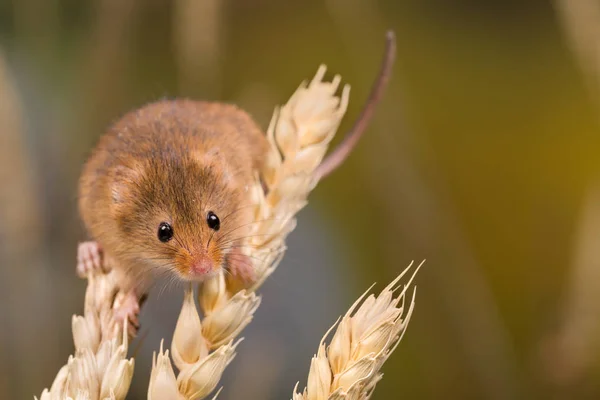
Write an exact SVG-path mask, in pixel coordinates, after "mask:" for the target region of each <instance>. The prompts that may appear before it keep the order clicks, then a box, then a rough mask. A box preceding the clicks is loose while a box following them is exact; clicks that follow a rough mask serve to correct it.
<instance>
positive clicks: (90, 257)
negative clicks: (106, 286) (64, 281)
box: [77, 242, 103, 278]
mask: <svg viewBox="0 0 600 400" xmlns="http://www.w3.org/2000/svg"><path fill="white" fill-rule="evenodd" d="M102 269H103V257H102V249H101V248H100V245H99V244H98V242H82V243H79V247H78V248H77V274H78V275H79V276H80V277H82V278H85V276H86V275H87V274H88V272H92V271H98V270H102Z"/></svg>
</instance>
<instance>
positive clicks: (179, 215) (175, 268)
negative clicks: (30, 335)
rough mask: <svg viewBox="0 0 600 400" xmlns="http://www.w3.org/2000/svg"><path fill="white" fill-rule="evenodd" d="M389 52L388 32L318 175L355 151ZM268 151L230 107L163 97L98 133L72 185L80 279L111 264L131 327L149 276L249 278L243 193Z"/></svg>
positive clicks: (258, 132)
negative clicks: (363, 94)
mask: <svg viewBox="0 0 600 400" xmlns="http://www.w3.org/2000/svg"><path fill="white" fill-rule="evenodd" d="M394 55H395V43H394V35H393V33H391V32H390V33H388V36H387V49H386V54H385V58H384V62H383V64H382V68H381V72H380V74H379V76H378V79H377V80H376V82H375V83H374V85H373V90H372V93H371V98H370V100H369V101H368V102H367V104H366V106H365V107H364V109H363V112H362V115H361V116H360V117H359V118H358V120H357V122H356V124H355V126H354V127H353V128H352V129H351V131H350V132H349V133H348V134H347V136H346V137H345V139H344V140H343V142H342V143H341V144H340V145H339V146H338V147H337V148H336V149H335V150H334V151H333V152H332V153H331V154H330V155H329V156H328V157H327V158H325V159H324V160H323V162H322V164H321V165H320V166H319V167H318V168H317V170H316V172H315V174H316V175H317V178H322V177H324V176H326V175H328V174H329V173H331V172H332V171H333V170H335V169H336V168H337V167H338V166H339V165H341V164H342V162H343V161H344V160H345V159H346V157H347V156H348V154H349V153H350V152H351V150H352V149H353V148H354V147H355V145H356V143H357V141H358V139H359V138H360V136H361V135H362V132H363V131H364V130H365V127H366V126H367V123H368V121H369V119H370V118H371V115H372V113H373V110H374V107H375V104H376V103H377V102H378V100H379V97H380V96H381V93H382V92H383V88H384V87H385V85H386V83H387V80H388V78H389V75H390V70H391V66H392V64H393V59H394ZM268 148H269V147H268V142H267V139H266V136H265V134H264V133H263V132H262V131H261V129H260V128H259V127H258V125H257V124H256V123H255V122H254V121H253V120H252V118H251V117H250V116H249V115H248V114H247V113H246V112H244V111H243V110H241V109H239V108H237V107H236V106H233V105H229V104H223V103H216V102H203V101H193V100H186V99H177V100H163V101H158V102H154V103H151V104H148V105H145V106H143V107H141V108H140V109H137V110H135V111H132V112H130V113H128V114H126V115H125V116H123V117H122V118H121V119H120V120H118V121H117V122H116V123H115V124H114V125H112V126H111V127H110V128H109V129H108V131H107V132H106V133H105V134H104V136H102V137H101V139H100V141H99V143H98V144H97V146H96V147H95V149H94V151H93V153H92V155H91V157H90V158H89V159H88V161H87V162H86V164H85V166H84V168H83V172H82V174H81V177H80V180H79V212H80V215H81V218H82V220H83V223H84V225H85V228H86V230H87V233H88V234H89V236H90V237H91V238H92V241H89V242H84V243H81V244H80V245H79V249H78V265H77V270H78V272H79V274H80V275H85V274H86V273H87V272H88V271H89V270H91V269H94V268H102V267H103V266H108V267H109V268H113V269H114V270H115V273H116V274H117V276H118V281H119V285H120V287H121V289H122V290H123V291H124V292H125V293H128V300H127V301H126V302H125V303H124V304H125V305H124V307H123V309H122V310H121V313H120V314H118V317H119V318H126V317H129V318H130V319H131V320H132V321H134V320H135V315H136V314H137V311H138V309H139V305H138V300H139V298H140V297H141V296H142V295H144V294H145V293H146V291H147V290H148V288H149V285H150V284H151V283H152V281H153V276H154V275H156V274H167V275H169V276H171V277H176V278H179V279H180V280H183V281H202V280H203V279H205V278H207V277H210V276H212V275H213V274H215V273H217V272H219V271H220V270H221V269H225V270H226V271H227V272H229V273H231V274H234V275H236V276H238V277H240V278H242V279H244V280H247V281H252V279H253V277H254V267H253V265H252V259H251V258H249V257H248V256H245V255H244V254H243V252H242V251H241V249H242V248H243V246H244V245H245V239H246V236H247V235H248V230H249V228H250V225H251V224H252V218H253V217H252V215H251V214H250V212H251V210H252V208H251V207H250V193H249V191H248V190H249V187H250V186H251V183H252V182H253V180H254V179H255V178H254V177H255V176H256V172H258V171H260V169H261V166H262V163H263V160H264V159H265V154H266V152H267V151H268Z"/></svg>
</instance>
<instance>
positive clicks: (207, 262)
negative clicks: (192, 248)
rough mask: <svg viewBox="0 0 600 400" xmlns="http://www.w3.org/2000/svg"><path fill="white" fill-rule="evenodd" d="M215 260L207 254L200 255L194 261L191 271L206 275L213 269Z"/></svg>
mask: <svg viewBox="0 0 600 400" xmlns="http://www.w3.org/2000/svg"><path fill="white" fill-rule="evenodd" d="M213 268H214V262H213V260H211V259H210V257H208V256H206V255H199V256H197V257H195V259H194V261H192V265H191V268H190V272H191V274H192V275H205V274H207V273H209V272H210V271H212V270H213Z"/></svg>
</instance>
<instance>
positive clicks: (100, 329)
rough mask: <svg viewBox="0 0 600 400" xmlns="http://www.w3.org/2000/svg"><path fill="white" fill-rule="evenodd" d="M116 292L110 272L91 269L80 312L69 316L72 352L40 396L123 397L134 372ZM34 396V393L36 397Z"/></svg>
mask: <svg viewBox="0 0 600 400" xmlns="http://www.w3.org/2000/svg"><path fill="white" fill-rule="evenodd" d="M115 293H117V298H118V297H120V296H122V295H123V293H121V292H118V289H117V282H116V279H115V277H114V274H113V273H112V272H111V273H107V274H105V273H102V272H98V273H90V274H89V275H88V285H87V289H86V293H85V302H84V313H83V316H77V315H74V316H73V319H72V329H73V342H74V344H75V355H74V356H73V355H71V356H69V359H68V361H67V364H66V365H64V366H63V367H62V368H61V369H60V371H59V372H58V374H57V376H56V378H55V379H54V382H53V383H52V386H51V387H50V389H44V391H43V392H42V395H41V397H40V400H66V399H76V400H84V399H85V400H107V399H109V400H122V399H125V396H126V395H127V392H128V390H129V385H130V383H131V377H132V375H133V368H134V360H133V358H130V359H127V358H126V357H127V350H128V344H129V338H128V336H127V332H128V330H127V325H126V324H127V323H126V322H125V323H124V324H123V325H122V326H121V325H120V324H118V323H117V322H116V320H115V316H114V313H113V297H114V295H115ZM36 399H37V397H36Z"/></svg>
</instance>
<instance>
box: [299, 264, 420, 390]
mask: <svg viewBox="0 0 600 400" xmlns="http://www.w3.org/2000/svg"><path fill="white" fill-rule="evenodd" d="M423 262H424V261H423ZM412 265H413V263H412V262H411V264H410V265H409V266H408V267H407V268H406V269H405V270H404V271H402V273H401V274H400V275H399V276H398V277H397V278H396V279H394V280H393V281H392V282H391V283H390V284H389V285H388V286H387V287H386V288H385V289H383V291H382V292H381V293H380V294H379V296H377V297H375V296H374V295H372V294H371V295H370V296H369V297H367V298H366V299H365V296H366V295H367V293H368V292H369V291H370V290H371V288H372V286H371V288H369V289H368V290H367V291H366V292H365V293H364V294H363V295H362V296H361V297H360V298H359V299H358V300H357V301H356V302H355V303H354V304H353V305H352V307H350V309H349V310H348V312H347V313H346V315H344V316H343V317H342V319H341V321H339V324H338V323H337V322H336V324H334V325H333V326H332V327H331V329H330V330H329V331H328V332H327V333H326V334H325V336H324V337H323V339H322V340H321V343H320V344H319V350H318V352H317V354H316V355H315V356H314V357H313V358H312V361H311V364H310V372H309V374H308V384H307V387H306V388H305V389H304V391H303V392H302V393H298V392H297V387H298V385H296V388H294V393H293V396H292V399H293V400H346V399H348V400H350V399H352V400H366V399H369V398H370V396H371V394H372V393H373V390H374V389H375V385H376V384H377V382H379V381H380V380H381V378H382V377H383V374H382V373H381V372H379V371H380V369H381V367H382V366H383V363H384V362H385V361H386V360H387V359H388V357H389V356H390V354H392V352H393V351H394V350H395V349H396V347H397V346H398V344H399V343H400V340H401V339H402V336H403V335H404V332H406V327H407V326H408V321H409V320H410V317H411V315H412V312H413V309H414V305H415V294H416V287H415V289H414V290H413V294H412V297H411V300H410V305H409V307H408V310H406V312H405V307H404V306H405V297H406V292H407V290H408V288H409V286H410V284H411V282H412V281H413V279H414V277H415V275H416V273H417V272H418V270H419V268H421V265H423V263H421V264H419V266H418V267H417V268H416V270H415V271H414V272H413V274H412V276H411V277H410V279H409V281H408V283H406V284H404V285H401V286H397V285H398V282H399V281H400V279H402V277H403V276H404V275H405V274H406V273H407V272H408V271H409V270H410V268H411V267H412ZM400 287H401V288H402V290H401V291H400V293H398V294H397V296H396V297H394V294H395V293H396V292H397V291H398V289H399V288H400ZM363 299H364V301H363ZM361 302H362V304H361ZM359 304H360V306H359ZM336 325H337V329H336V331H335V333H334V335H333V337H332V339H331V342H330V343H329V346H327V347H326V346H325V339H326V338H327V336H329V333H330V332H331V331H332V330H333V328H335V326H336Z"/></svg>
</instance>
